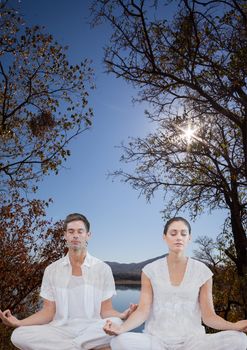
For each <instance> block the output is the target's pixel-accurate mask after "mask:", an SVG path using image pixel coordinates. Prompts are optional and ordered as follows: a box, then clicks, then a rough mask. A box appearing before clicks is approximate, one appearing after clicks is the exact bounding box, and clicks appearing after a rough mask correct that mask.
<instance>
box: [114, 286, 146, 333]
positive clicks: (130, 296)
mask: <svg viewBox="0 0 247 350" xmlns="http://www.w3.org/2000/svg"><path fill="white" fill-rule="evenodd" d="M139 296H140V286H139V285H118V286H117V295H115V296H114V297H113V299H112V303H113V306H114V308H115V309H117V310H119V311H123V310H125V309H127V308H128V307H129V304H130V303H134V304H138V302H139ZM142 330H143V325H142V326H140V327H138V328H136V329H134V330H133V332H141V331H142Z"/></svg>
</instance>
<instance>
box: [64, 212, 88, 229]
mask: <svg viewBox="0 0 247 350" xmlns="http://www.w3.org/2000/svg"><path fill="white" fill-rule="evenodd" d="M72 221H82V222H84V224H85V226H86V229H87V232H89V230H90V223H89V221H88V219H87V218H86V216H84V215H82V214H79V213H73V214H69V215H68V216H67V217H66V218H65V220H64V231H66V230H67V225H68V223H70V222H72Z"/></svg>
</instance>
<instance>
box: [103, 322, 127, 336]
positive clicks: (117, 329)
mask: <svg viewBox="0 0 247 350" xmlns="http://www.w3.org/2000/svg"><path fill="white" fill-rule="evenodd" d="M103 330H104V331H105V333H106V334H108V335H119V334H121V333H122V332H121V326H119V325H118V324H116V323H113V322H112V321H110V320H107V321H106V323H105V325H104V327H103Z"/></svg>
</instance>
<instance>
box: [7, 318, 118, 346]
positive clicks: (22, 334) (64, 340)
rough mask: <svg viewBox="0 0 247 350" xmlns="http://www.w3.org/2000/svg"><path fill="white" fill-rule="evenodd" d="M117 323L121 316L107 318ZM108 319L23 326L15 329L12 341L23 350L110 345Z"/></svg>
mask: <svg viewBox="0 0 247 350" xmlns="http://www.w3.org/2000/svg"><path fill="white" fill-rule="evenodd" d="M107 319H111V320H113V322H116V323H117V324H121V323H122V321H121V320H120V319H119V318H116V317H111V318H107ZM105 322H106V320H96V321H88V322H83V321H82V322H81V323H80V322H79V321H71V322H69V323H68V324H66V325H62V326H56V325H52V324H47V325H38V326H23V327H18V328H16V329H15V330H14V332H13V333H12V336H11V341H12V343H13V344H14V346H16V347H17V348H18V349H21V350H79V349H80V350H88V349H93V348H94V349H95V348H99V349H100V347H103V346H104V345H108V344H109V343H110V340H111V338H112V337H111V336H109V335H107V334H105V332H104V331H103V326H104V325H105Z"/></svg>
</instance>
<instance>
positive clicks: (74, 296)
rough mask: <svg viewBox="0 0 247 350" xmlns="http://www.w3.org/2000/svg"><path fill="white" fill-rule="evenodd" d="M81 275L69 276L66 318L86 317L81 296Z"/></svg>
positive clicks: (82, 281)
mask: <svg viewBox="0 0 247 350" xmlns="http://www.w3.org/2000/svg"><path fill="white" fill-rule="evenodd" d="M84 288H85V287H84V279H83V276H71V277H70V281H69V284H68V310H69V311H68V319H69V320H73V319H75V318H87V315H86V313H85V303H84V297H83V290H84Z"/></svg>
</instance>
